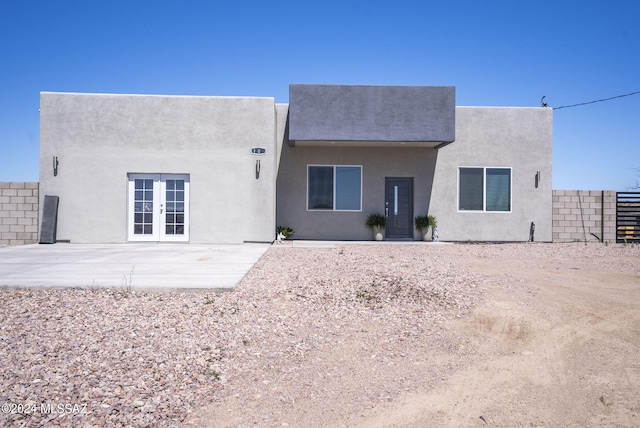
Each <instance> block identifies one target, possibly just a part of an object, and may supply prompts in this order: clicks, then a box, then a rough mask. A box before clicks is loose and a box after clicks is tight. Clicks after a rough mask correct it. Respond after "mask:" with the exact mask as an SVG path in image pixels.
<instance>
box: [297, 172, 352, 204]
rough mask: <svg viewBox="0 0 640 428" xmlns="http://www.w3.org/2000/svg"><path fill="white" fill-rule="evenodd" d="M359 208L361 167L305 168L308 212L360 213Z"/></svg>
mask: <svg viewBox="0 0 640 428" xmlns="http://www.w3.org/2000/svg"><path fill="white" fill-rule="evenodd" d="M361 206H362V167H361V166H352V165H344V166H343V165H339V166H324V165H309V166H308V167H307V209H308V210H328V211H360V210H361Z"/></svg>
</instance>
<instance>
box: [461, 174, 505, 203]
mask: <svg viewBox="0 0 640 428" xmlns="http://www.w3.org/2000/svg"><path fill="white" fill-rule="evenodd" d="M458 182H459V189H458V209H459V210H460V211H502V212H509V211H511V168H460V177H459V181H458Z"/></svg>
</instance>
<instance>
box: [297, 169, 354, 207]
mask: <svg viewBox="0 0 640 428" xmlns="http://www.w3.org/2000/svg"><path fill="white" fill-rule="evenodd" d="M313 166H321V167H328V168H333V201H332V206H333V208H332V209H325V210H322V209H310V208H309V168H310V167H313ZM340 167H345V168H349V167H351V168H360V201H359V205H360V209H357V210H339V209H336V194H337V192H336V185H337V183H336V168H340ZM362 170H363V168H362V165H333V164H315V163H310V164H307V182H306V189H305V194H306V196H305V208H306V210H307V211H314V212H362V191H363V187H364V185H363V183H362Z"/></svg>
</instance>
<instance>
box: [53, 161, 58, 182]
mask: <svg viewBox="0 0 640 428" xmlns="http://www.w3.org/2000/svg"><path fill="white" fill-rule="evenodd" d="M57 175H58V156H54V157H53V176H54V177H56V176H57Z"/></svg>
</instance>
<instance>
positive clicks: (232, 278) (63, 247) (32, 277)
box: [0, 243, 270, 291]
mask: <svg viewBox="0 0 640 428" xmlns="http://www.w3.org/2000/svg"><path fill="white" fill-rule="evenodd" d="M269 246H270V244H253V243H251V244H242V245H197V244H156V243H153V244H65V243H57V244H52V245H39V244H33V245H24V246H16V247H4V248H0V287H3V286H9V287H62V288H64V287H131V288H132V289H134V290H162V291H173V290H191V291H198V290H212V289H214V290H230V289H232V288H233V287H235V286H236V285H237V284H238V283H239V282H240V280H241V279H242V278H243V277H244V275H245V274H246V273H247V272H248V271H249V270H250V269H251V268H252V267H253V265H254V264H255V263H256V262H257V261H258V260H259V259H260V257H262V255H263V254H264V253H265V252H266V251H267V249H268V248H269Z"/></svg>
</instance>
